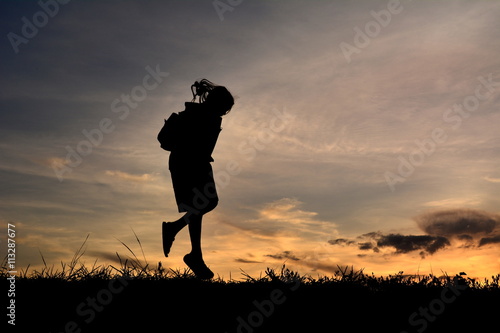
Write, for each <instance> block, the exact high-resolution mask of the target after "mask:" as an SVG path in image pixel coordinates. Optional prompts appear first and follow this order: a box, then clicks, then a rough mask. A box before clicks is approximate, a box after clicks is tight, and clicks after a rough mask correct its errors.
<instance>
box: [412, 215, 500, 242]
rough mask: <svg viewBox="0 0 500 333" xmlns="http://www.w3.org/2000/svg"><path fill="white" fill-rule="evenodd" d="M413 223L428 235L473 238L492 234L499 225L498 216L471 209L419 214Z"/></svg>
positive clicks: (499, 218)
mask: <svg viewBox="0 0 500 333" xmlns="http://www.w3.org/2000/svg"><path fill="white" fill-rule="evenodd" d="M415 221H416V222H417V225H418V226H419V227H420V229H421V230H422V231H424V232H426V233H427V234H429V235H435V236H448V237H449V236H456V235H469V236H473V235H478V234H489V233H491V232H493V231H494V230H495V229H496V228H498V226H499V225H500V216H498V215H496V214H492V213H488V212H484V211H479V210H472V209H450V210H443V211H437V212H430V213H424V214H421V215H419V216H417V217H415Z"/></svg>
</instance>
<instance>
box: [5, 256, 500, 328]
mask: <svg viewBox="0 0 500 333" xmlns="http://www.w3.org/2000/svg"><path fill="white" fill-rule="evenodd" d="M127 248H128V247H127ZM130 252H132V251H130ZM132 254H133V252H132ZM82 255H83V253H82V252H77V253H76V254H75V257H74V258H73V260H72V261H71V262H70V263H69V264H62V265H61V267H60V268H58V269H55V268H54V267H48V266H45V267H44V268H43V269H42V270H40V271H32V272H30V273H27V270H25V271H23V272H21V273H20V274H18V276H17V278H16V281H15V304H16V309H15V311H16V312H15V315H16V317H15V319H16V320H15V323H16V331H21V330H20V329H22V331H23V332H28V330H29V331H35V332H54V333H55V332H75V333H77V332H119V331H125V332H133V331H140V332H150V331H153V332H156V331H161V332H207V333H211V332H221V333H224V332H228V333H229V332H239V333H253V332H302V331H308V332H313V331H321V332H345V331H348V332H368V331H376V332H398V333H400V332H408V333H410V332H420V333H421V332H454V333H456V332H489V331H491V330H492V328H495V327H496V328H498V326H497V317H498V315H499V313H500V306H499V300H500V282H499V281H500V275H497V276H496V277H492V279H489V280H484V281H476V280H474V279H470V278H467V276H466V275H465V274H462V275H456V276H444V277H439V278H438V277H436V276H432V275H428V276H404V275H402V274H398V275H394V276H387V277H375V276H373V275H367V274H364V273H363V272H361V271H354V270H352V269H349V268H347V267H344V268H342V267H339V270H338V272H337V273H336V274H335V275H333V276H331V277H326V276H325V277H319V278H312V277H310V276H303V275H300V274H299V273H297V272H293V271H291V270H289V269H287V268H286V267H285V266H283V267H282V269H281V270H279V271H276V270H272V269H267V270H266V272H265V273H264V274H263V276H261V277H258V278H257V277H251V276H249V275H246V274H244V273H243V280H239V281H234V280H229V281H225V280H222V279H220V278H219V279H213V280H211V281H201V280H198V279H196V278H195V277H194V276H193V275H192V274H191V273H190V271H188V270H184V271H180V270H172V269H166V268H164V267H162V266H161V264H158V265H155V266H154V267H151V266H150V265H148V264H144V262H145V260H139V259H138V258H137V257H136V256H135V254H133V256H131V257H130V258H129V259H127V260H121V259H120V260H121V264H120V265H119V267H115V266H112V265H110V266H98V265H97V264H94V265H93V266H91V267H88V266H85V265H83V264H82V263H81V262H80V259H81V256H82ZM7 271H8V270H7V268H6V267H5V265H4V268H2V269H1V270H0V277H1V288H2V290H5V291H7V290H8V289H9V283H10V281H8V280H7V277H8V276H9V274H8V273H7ZM4 304H7V303H4ZM7 305H8V304H7ZM4 309H5V307H4ZM4 311H6V312H7V311H8V310H4ZM2 317H3V318H4V319H3V320H5V321H7V320H9V318H8V317H6V316H5V315H3V316H2ZM8 326H9V328H10V329H11V328H13V327H12V325H8Z"/></svg>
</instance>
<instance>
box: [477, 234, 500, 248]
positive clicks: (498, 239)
mask: <svg viewBox="0 0 500 333" xmlns="http://www.w3.org/2000/svg"><path fill="white" fill-rule="evenodd" d="M487 244H500V235H497V236H493V237H484V238H481V240H480V241H479V246H483V245H487Z"/></svg>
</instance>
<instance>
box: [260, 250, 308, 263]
mask: <svg viewBox="0 0 500 333" xmlns="http://www.w3.org/2000/svg"><path fill="white" fill-rule="evenodd" d="M265 256H266V257H270V258H274V259H279V260H282V259H290V260H294V261H299V260H300V259H299V258H297V257H296V256H295V255H294V254H293V253H292V252H291V251H283V252H281V253H277V254H266V255H265Z"/></svg>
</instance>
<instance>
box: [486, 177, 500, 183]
mask: <svg viewBox="0 0 500 333" xmlns="http://www.w3.org/2000/svg"><path fill="white" fill-rule="evenodd" d="M483 179H484V180H486V181H487V182H490V183H500V178H493V177H490V176H486V177H484V178H483Z"/></svg>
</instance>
